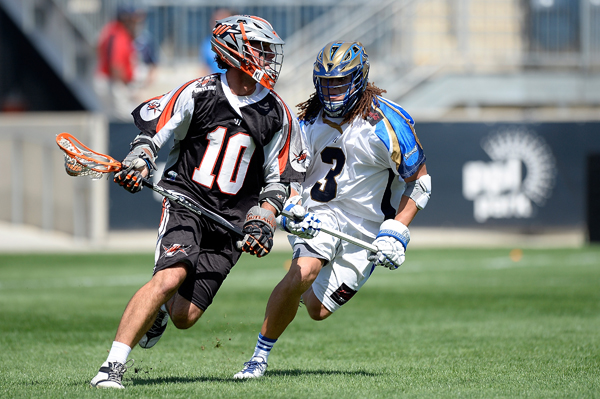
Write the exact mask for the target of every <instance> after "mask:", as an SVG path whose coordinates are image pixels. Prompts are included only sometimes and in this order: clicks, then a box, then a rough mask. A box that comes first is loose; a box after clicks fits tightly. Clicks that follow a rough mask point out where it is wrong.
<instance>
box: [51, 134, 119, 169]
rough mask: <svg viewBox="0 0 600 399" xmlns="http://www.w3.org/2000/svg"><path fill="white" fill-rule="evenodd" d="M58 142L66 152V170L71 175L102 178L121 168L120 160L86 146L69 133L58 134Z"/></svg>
mask: <svg viewBox="0 0 600 399" xmlns="http://www.w3.org/2000/svg"><path fill="white" fill-rule="evenodd" d="M56 144H58V147H59V148H60V149H61V150H62V151H63V152H64V156H65V170H66V172H67V174H68V175H69V176H89V177H91V178H92V179H100V178H102V177H103V176H105V175H107V174H108V173H111V172H117V171H119V170H121V163H120V162H119V161H117V160H116V159H114V158H113V157H111V156H109V155H105V154H102V153H99V152H96V151H94V150H92V149H90V148H88V147H86V146H85V145H84V144H83V143H82V142H81V141H79V140H77V139H76V138H75V137H73V136H72V135H70V134H69V133H61V134H59V135H58V136H56Z"/></svg>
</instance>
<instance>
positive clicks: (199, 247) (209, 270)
mask: <svg viewBox="0 0 600 399" xmlns="http://www.w3.org/2000/svg"><path fill="white" fill-rule="evenodd" d="M239 239H240V237H237V236H236V235H235V234H232V233H230V232H228V231H227V230H225V229H224V228H222V227H220V226H218V225H216V224H215V223H213V222H212V221H210V220H207V219H206V218H203V217H201V216H198V215H196V214H194V213H192V212H190V211H189V210H187V209H186V208H184V207H182V206H180V205H177V204H175V203H172V202H170V201H169V200H168V199H165V200H164V201H163V212H162V216H161V221H160V227H159V229H158V242H157V244H156V254H155V266H154V274H156V273H157V272H158V271H159V270H163V269H166V268H168V267H171V266H173V265H175V264H177V263H180V262H183V263H185V264H186V265H187V268H188V274H187V277H186V279H185V281H184V282H183V283H182V284H181V286H180V287H179V290H178V293H179V295H181V296H182V297H184V298H185V299H187V300H188V301H190V302H192V303H193V304H194V305H196V306H198V307H199V308H200V309H202V310H203V311H204V310H206V309H207V308H208V306H209V305H210V304H211V303H212V301H213V298H214V297H215V295H216V294H217V291H218V290H219V288H220V287H221V284H223V281H224V280H225V278H226V277H227V275H228V274H229V271H230V270H231V268H232V267H233V266H234V265H235V264H236V262H237V261H238V259H239V258H240V256H241V254H242V253H241V251H240V250H239V249H237V246H236V242H237V241H238V240H239Z"/></svg>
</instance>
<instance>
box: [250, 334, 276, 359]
mask: <svg viewBox="0 0 600 399" xmlns="http://www.w3.org/2000/svg"><path fill="white" fill-rule="evenodd" d="M275 342H277V340H276V339H270V338H267V337H263V335H262V334H260V333H259V334H258V341H257V342H256V347H255V348H254V355H252V358H253V359H254V358H255V357H262V358H263V359H264V360H265V362H266V361H268V360H269V353H271V349H273V345H275Z"/></svg>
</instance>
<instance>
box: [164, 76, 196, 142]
mask: <svg viewBox="0 0 600 399" xmlns="http://www.w3.org/2000/svg"><path fill="white" fill-rule="evenodd" d="M197 80H198V79H194V80H190V81H189V82H187V83H185V84H184V85H183V86H181V87H180V88H179V89H178V90H177V92H176V93H175V94H174V95H173V97H171V99H170V100H169V102H168V103H167V105H166V106H165V109H164V111H163V112H162V114H161V115H160V118H159V119H158V124H157V125H156V131H157V132H159V131H160V129H162V128H163V127H164V126H165V125H166V124H167V122H168V121H169V119H171V117H172V116H173V108H174V107H175V103H176V102H177V99H178V98H179V95H180V94H181V92H182V91H183V90H185V88H186V87H188V86H189V85H191V84H192V83H194V82H196V81H197Z"/></svg>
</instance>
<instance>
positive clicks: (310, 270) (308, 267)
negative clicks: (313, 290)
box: [286, 260, 321, 292]
mask: <svg viewBox="0 0 600 399" xmlns="http://www.w3.org/2000/svg"><path fill="white" fill-rule="evenodd" d="M320 270H321V267H320V265H318V264H314V265H313V264H303V263H302V262H298V261H296V260H295V261H294V263H293V264H292V267H291V268H290V270H289V272H288V274H287V276H286V277H287V279H288V280H289V282H290V284H291V285H292V286H293V287H297V289H298V290H300V291H301V292H304V291H306V290H307V289H308V288H309V287H310V286H311V285H312V283H313V282H314V281H315V279H316V278H317V276H318V275H319V271H320Z"/></svg>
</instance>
